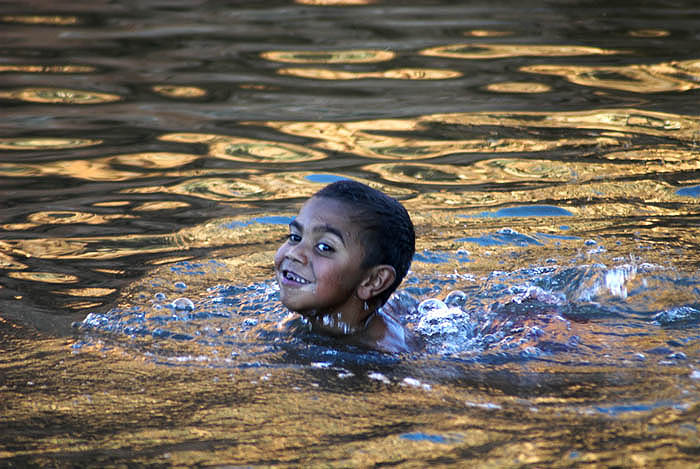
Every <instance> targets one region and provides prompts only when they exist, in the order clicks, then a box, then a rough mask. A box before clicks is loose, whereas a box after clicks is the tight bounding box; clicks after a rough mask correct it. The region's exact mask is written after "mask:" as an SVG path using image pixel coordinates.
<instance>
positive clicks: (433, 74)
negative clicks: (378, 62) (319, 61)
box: [277, 68, 462, 80]
mask: <svg viewBox="0 0 700 469" xmlns="http://www.w3.org/2000/svg"><path fill="white" fill-rule="evenodd" d="M277 73H278V74H280V75H290V76H295V77H300V78H312V79H316V80H363V79H367V78H382V79H389V80H447V79H451V78H459V77H461V76H462V73H460V72H458V71H456V70H442V69H429V68H400V69H394V70H385V71H378V72H346V71H342V70H331V69H326V68H282V69H279V70H277Z"/></svg>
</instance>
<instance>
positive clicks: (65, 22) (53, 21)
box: [0, 15, 80, 26]
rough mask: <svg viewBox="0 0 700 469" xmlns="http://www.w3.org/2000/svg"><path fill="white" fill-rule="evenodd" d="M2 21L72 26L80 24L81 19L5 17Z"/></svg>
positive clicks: (2, 17)
mask: <svg viewBox="0 0 700 469" xmlns="http://www.w3.org/2000/svg"><path fill="white" fill-rule="evenodd" d="M0 21H2V22H3V23H20V24H55V25H61V26H70V25H74V24H79V23H80V19H79V18H78V17H77V16H59V15H3V16H0Z"/></svg>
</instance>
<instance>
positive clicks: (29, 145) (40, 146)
mask: <svg viewBox="0 0 700 469" xmlns="http://www.w3.org/2000/svg"><path fill="white" fill-rule="evenodd" d="M101 143H102V140H90V139H86V138H45V137H33V138H32V137H18V138H0V149H1V150H62V149H67V148H83V147H90V146H94V145H99V144H101Z"/></svg>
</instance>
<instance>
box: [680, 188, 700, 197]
mask: <svg viewBox="0 0 700 469" xmlns="http://www.w3.org/2000/svg"><path fill="white" fill-rule="evenodd" d="M676 194H678V195H682V196H685V197H700V186H690V187H684V188H682V189H678V190H677V191H676Z"/></svg>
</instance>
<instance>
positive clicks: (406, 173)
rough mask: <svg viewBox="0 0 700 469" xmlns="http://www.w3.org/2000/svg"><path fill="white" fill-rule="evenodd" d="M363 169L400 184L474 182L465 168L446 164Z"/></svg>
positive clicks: (381, 166) (372, 166) (461, 183)
mask: <svg viewBox="0 0 700 469" xmlns="http://www.w3.org/2000/svg"><path fill="white" fill-rule="evenodd" d="M363 169H364V170H366V171H370V172H373V173H376V174H379V175H380V176H381V177H382V178H383V179H385V180H387V181H392V182H400V183H411V184H441V185H466V184H471V183H473V182H474V181H472V180H471V178H470V177H469V172H468V171H465V170H464V168H462V167H459V166H452V165H445V164H440V165H437V164H419V163H404V164H401V163H383V164H381V163H380V164H373V165H368V166H365V167H364V168H363Z"/></svg>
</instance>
